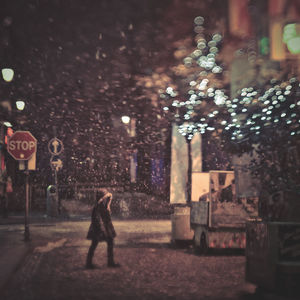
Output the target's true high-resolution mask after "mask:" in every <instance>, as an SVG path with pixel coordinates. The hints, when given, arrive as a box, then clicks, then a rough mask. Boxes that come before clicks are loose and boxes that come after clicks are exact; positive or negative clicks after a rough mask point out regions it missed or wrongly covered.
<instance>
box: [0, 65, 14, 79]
mask: <svg viewBox="0 0 300 300" xmlns="http://www.w3.org/2000/svg"><path fill="white" fill-rule="evenodd" d="M2 77H3V79H4V80H5V81H6V82H10V81H12V80H13V78H14V70H13V69H10V68H4V69H2Z"/></svg>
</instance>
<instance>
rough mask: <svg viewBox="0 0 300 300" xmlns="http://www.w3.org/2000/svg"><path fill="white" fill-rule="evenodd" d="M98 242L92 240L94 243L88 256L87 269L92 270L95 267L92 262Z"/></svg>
mask: <svg viewBox="0 0 300 300" xmlns="http://www.w3.org/2000/svg"><path fill="white" fill-rule="evenodd" d="M98 243H99V242H98V241H97V240H95V239H94V240H92V243H91V246H90V248H89V252H88V254H87V258H86V267H87V268H92V267H93V264H92V260H93V256H94V253H95V250H96V248H97V246H98Z"/></svg>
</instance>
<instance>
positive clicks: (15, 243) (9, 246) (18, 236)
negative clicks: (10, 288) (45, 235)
mask: <svg viewBox="0 0 300 300" xmlns="http://www.w3.org/2000/svg"><path fill="white" fill-rule="evenodd" d="M60 220H62V218H47V217H46V216H44V215H42V214H34V215H31V216H30V217H29V225H30V224H36V223H42V224H43V223H56V222H58V221H60ZM64 220H65V219H64ZM24 223H25V217H24V215H21V214H18V215H13V216H8V217H7V218H3V217H0V291H1V289H2V288H3V287H4V286H5V285H6V283H7V282H8V281H9V279H10V278H11V276H13V274H14V273H15V272H16V271H17V269H18V268H19V266H20V265H21V264H22V262H23V261H24V259H25V257H26V256H27V255H28V254H29V253H30V252H31V251H32V250H33V245H32V243H31V241H28V242H26V241H25V240H24V231H25V225H24Z"/></svg>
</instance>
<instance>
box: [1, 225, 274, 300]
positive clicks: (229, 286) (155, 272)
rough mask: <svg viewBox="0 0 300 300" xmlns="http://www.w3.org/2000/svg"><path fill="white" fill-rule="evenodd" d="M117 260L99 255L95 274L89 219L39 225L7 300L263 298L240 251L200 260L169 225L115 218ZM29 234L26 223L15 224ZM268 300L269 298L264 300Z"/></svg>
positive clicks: (34, 227)
mask: <svg viewBox="0 0 300 300" xmlns="http://www.w3.org/2000/svg"><path fill="white" fill-rule="evenodd" d="M114 225H115V229H116V231H117V234H118V236H117V238H116V240H115V258H116V261H117V262H119V263H120V264H121V266H122V267H121V268H120V269H110V268H108V267H107V266H106V245H105V244H103V243H102V244H100V245H99V247H98V248H97V250H96V253H95V263H96V265H97V266H98V267H97V268H96V269H94V270H86V269H85V268H84V265H85V258H86V254H87V251H88V247H89V243H90V242H89V241H88V240H86V239H85V236H86V233H87V229H88V226H89V222H88V221H80V222H70V221H69V222H59V223H49V224H47V223H43V224H32V225H31V226H30V234H31V239H32V241H31V246H32V251H31V252H30V254H29V255H28V256H27V257H26V258H25V260H24V262H23V264H22V265H21V266H20V268H19V269H18V271H17V272H16V273H15V275H14V276H13V277H12V278H11V280H10V282H9V283H8V284H7V286H6V287H5V289H4V291H3V292H2V295H1V300H54V299H55V300H59V299H72V300H77V299H87V300H92V299H118V300H120V299H121V300H123V299H139V300H144V299H145V300H146V299H151V300H152V299H180V300H181V299H182V300H193V299H195V300H196V299H197V300H199V299H206V300H217V299H223V300H224V299H225V300H226V299H231V300H253V299H262V298H260V296H259V295H257V293H256V287H255V286H254V285H252V284H250V283H246V282H245V279H244V278H245V276H244V273H245V257H244V255H242V254H238V253H214V254H209V255H207V256H198V255H195V254H194V251H193V249H192V248H191V247H180V248H178V247H174V246H172V245H171V244H170V239H171V232H170V231H171V222H170V221H169V220H139V221H132V220H130V221H129V220H126V221H125V220H123V221H120V220H115V221H114ZM7 226H8V229H9V230H11V231H14V232H15V234H20V235H21V234H23V233H22V230H23V227H22V225H7ZM263 299H268V298H265V297H264V298H263Z"/></svg>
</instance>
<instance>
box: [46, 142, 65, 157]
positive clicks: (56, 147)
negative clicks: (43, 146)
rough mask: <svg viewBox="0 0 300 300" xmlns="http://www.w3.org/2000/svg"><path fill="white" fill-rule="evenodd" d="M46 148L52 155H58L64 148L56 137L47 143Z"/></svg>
mask: <svg viewBox="0 0 300 300" xmlns="http://www.w3.org/2000/svg"><path fill="white" fill-rule="evenodd" d="M48 149H49V152H50V153H51V154H52V155H59V154H61V153H62V152H63V150H64V145H63V142H62V141H61V140H59V139H58V138H53V139H51V140H50V141H49V143H48Z"/></svg>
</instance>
